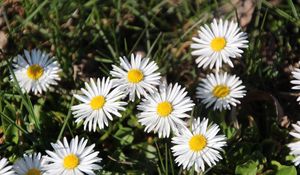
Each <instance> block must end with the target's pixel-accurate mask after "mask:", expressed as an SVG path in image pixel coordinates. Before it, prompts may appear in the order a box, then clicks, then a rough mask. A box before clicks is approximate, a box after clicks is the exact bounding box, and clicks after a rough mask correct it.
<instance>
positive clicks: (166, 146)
mask: <svg viewBox="0 0 300 175" xmlns="http://www.w3.org/2000/svg"><path fill="white" fill-rule="evenodd" d="M165 167H166V171H165V174H168V144H167V143H165Z"/></svg>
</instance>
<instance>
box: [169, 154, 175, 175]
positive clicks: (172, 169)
mask: <svg viewBox="0 0 300 175" xmlns="http://www.w3.org/2000/svg"><path fill="white" fill-rule="evenodd" d="M169 159H170V166H171V172H172V174H173V175H174V174H175V173H174V165H173V158H172V153H171V149H169Z"/></svg>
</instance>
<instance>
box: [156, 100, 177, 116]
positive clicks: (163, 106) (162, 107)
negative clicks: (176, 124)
mask: <svg viewBox="0 0 300 175" xmlns="http://www.w3.org/2000/svg"><path fill="white" fill-rule="evenodd" d="M156 110H157V113H158V115H159V116H160V117H167V116H168V115H169V114H171V112H172V111H173V106H172V104H171V103H170V102H167V101H164V102H161V103H159V104H158V105H157V109H156Z"/></svg>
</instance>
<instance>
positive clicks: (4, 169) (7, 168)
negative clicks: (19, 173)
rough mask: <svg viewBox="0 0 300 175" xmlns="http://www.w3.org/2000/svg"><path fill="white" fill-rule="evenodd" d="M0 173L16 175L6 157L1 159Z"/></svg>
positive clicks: (2, 174)
mask: <svg viewBox="0 0 300 175" xmlns="http://www.w3.org/2000/svg"><path fill="white" fill-rule="evenodd" d="M0 174H1V175H15V172H14V171H13V170H12V166H11V165H8V161H7V159H6V158H2V159H1V160H0Z"/></svg>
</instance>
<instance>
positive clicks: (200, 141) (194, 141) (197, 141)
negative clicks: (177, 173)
mask: <svg viewBox="0 0 300 175" xmlns="http://www.w3.org/2000/svg"><path fill="white" fill-rule="evenodd" d="M206 144H207V140H206V138H205V137H204V136H203V135H202V134H198V135H194V136H193V137H192V138H191V139H190V141H189V146H190V149H191V150H192V151H201V150H203V148H204V147H205V146H206Z"/></svg>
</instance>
